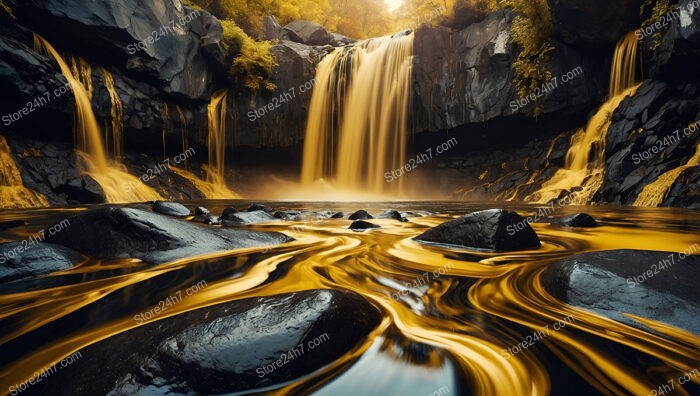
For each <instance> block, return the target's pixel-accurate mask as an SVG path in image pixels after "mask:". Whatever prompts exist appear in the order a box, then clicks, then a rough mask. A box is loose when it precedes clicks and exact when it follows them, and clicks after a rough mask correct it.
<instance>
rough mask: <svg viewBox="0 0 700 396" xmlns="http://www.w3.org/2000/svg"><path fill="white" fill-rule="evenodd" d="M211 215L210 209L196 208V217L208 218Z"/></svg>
mask: <svg viewBox="0 0 700 396" xmlns="http://www.w3.org/2000/svg"><path fill="white" fill-rule="evenodd" d="M210 213H211V212H210V211H209V209H207V208H205V207H204V206H197V207H196V208H194V214H195V216H207V215H209V214H210Z"/></svg>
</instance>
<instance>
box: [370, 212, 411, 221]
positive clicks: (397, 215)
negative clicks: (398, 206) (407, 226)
mask: <svg viewBox="0 0 700 396" xmlns="http://www.w3.org/2000/svg"><path fill="white" fill-rule="evenodd" d="M377 217H378V218H380V219H394V220H398V221H403V222H406V221H408V219H407V218H405V217H404V216H403V215H402V214H401V213H400V212H399V211H398V210H387V211H386V212H384V213H382V214H380V215H379V216H377Z"/></svg>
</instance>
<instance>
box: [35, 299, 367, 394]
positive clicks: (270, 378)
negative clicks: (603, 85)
mask: <svg viewBox="0 0 700 396" xmlns="http://www.w3.org/2000/svg"><path fill="white" fill-rule="evenodd" d="M380 321H381V315H380V313H379V311H377V309H376V308H374V307H373V306H372V305H371V304H370V303H369V302H367V300H365V299H364V298H362V297H361V296H359V295H358V294H355V293H353V292H348V291H338V290H308V291H302V292H297V293H288V294H280V295H275V296H269V297H259V298H248V299H243V300H238V301H232V302H228V303H223V304H218V305H214V306H211V307H206V308H200V309H197V310H194V311H190V312H187V313H183V314H180V315H177V316H174V317H170V318H164V319H162V320H158V321H154V322H151V323H147V324H145V325H143V326H141V327H137V328H134V329H131V330H128V331H126V332H123V333H121V334H117V335H115V336H112V337H110V338H107V339H105V340H102V341H99V342H97V343H95V344H93V345H90V346H88V347H85V348H83V349H81V355H82V358H81V359H80V360H76V361H75V362H74V363H73V364H71V365H70V366H67V367H65V368H63V369H62V370H61V375H54V376H51V377H49V378H48V379H46V380H45V381H42V382H41V383H37V384H36V385H34V386H33V387H32V389H33V390H36V391H37V392H47V393H44V394H48V393H51V392H50V390H51V389H70V390H71V394H107V393H110V392H112V393H114V394H136V393H139V392H146V393H153V392H155V393H157V394H165V392H167V391H176V390H177V392H176V393H180V394H222V393H233V392H240V391H245V390H250V389H256V388H262V387H266V386H271V385H275V384H280V383H284V382H286V381H289V380H293V379H296V378H299V377H301V376H303V375H306V374H309V373H311V372H313V371H315V370H317V369H319V368H322V367H324V366H326V365H328V364H330V363H332V362H334V361H335V360H336V359H338V358H340V357H341V356H343V355H344V354H346V353H347V352H349V351H350V350H352V349H353V348H354V347H355V346H357V345H358V343H360V342H361V341H362V340H363V339H365V338H366V337H367V336H368V334H369V333H370V332H371V331H372V330H373V329H374V328H376V326H377V325H378V324H379V323H380ZM314 341H316V342H315V343H314ZM309 342H312V343H314V344H313V345H315V347H314V348H309V346H308V345H309ZM300 344H301V345H303V348H304V352H303V354H301V353H300V352H296V354H295V356H297V358H292V359H285V360H284V364H279V365H276V363H275V362H277V361H278V360H280V355H282V354H287V353H289V352H292V353H294V352H293V351H295V350H298V348H299V345H300ZM125 346H128V347H125ZM270 365H272V366H270ZM105 367H109V370H105V369H104V368H105ZM265 367H274V369H273V370H270V369H268V370H266V369H265ZM147 387H149V388H148V389H146V388H147ZM147 391H149V392H147Z"/></svg>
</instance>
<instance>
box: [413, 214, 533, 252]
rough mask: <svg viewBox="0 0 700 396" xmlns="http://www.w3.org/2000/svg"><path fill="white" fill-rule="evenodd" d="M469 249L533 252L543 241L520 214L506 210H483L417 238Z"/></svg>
mask: <svg viewBox="0 0 700 396" xmlns="http://www.w3.org/2000/svg"><path fill="white" fill-rule="evenodd" d="M414 239H415V240H418V241H422V242H434V243H440V244H445V245H454V246H460V247H467V248H476V249H488V250H494V251H509V250H522V249H533V248H537V247H539V246H540V239H539V238H538V237H537V234H536V233H535V231H534V230H533V229H532V228H531V227H530V224H529V223H528V222H527V221H526V220H525V219H523V218H522V216H520V215H519V214H517V213H515V212H513V211H509V210H503V209H491V210H482V211H480V212H474V213H470V214H468V215H466V216H463V217H460V218H458V219H455V220H450V221H448V222H446V223H443V224H440V225H439V226H437V227H434V228H432V229H430V230H428V231H426V232H425V233H423V234H421V235H419V236H417V237H415V238H414Z"/></svg>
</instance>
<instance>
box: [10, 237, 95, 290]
mask: <svg viewBox="0 0 700 396" xmlns="http://www.w3.org/2000/svg"><path fill="white" fill-rule="evenodd" d="M82 260H83V257H82V256H81V255H80V253H78V252H75V251H73V250H71V249H68V248H66V247H63V246H57V245H52V244H50V243H41V242H35V243H34V244H30V243H29V242H10V243H3V244H2V245H0V282H8V281H12V280H17V279H24V278H30V277H33V276H39V275H44V274H48V273H51V272H55V271H62V270H66V269H69V268H72V267H73V266H74V265H75V264H78V263H80V262H81V261H82Z"/></svg>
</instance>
